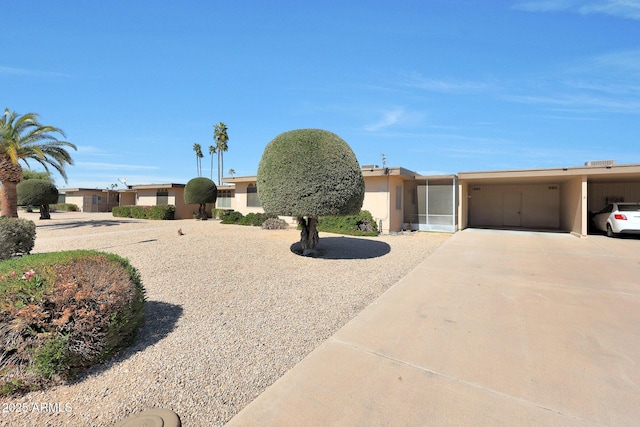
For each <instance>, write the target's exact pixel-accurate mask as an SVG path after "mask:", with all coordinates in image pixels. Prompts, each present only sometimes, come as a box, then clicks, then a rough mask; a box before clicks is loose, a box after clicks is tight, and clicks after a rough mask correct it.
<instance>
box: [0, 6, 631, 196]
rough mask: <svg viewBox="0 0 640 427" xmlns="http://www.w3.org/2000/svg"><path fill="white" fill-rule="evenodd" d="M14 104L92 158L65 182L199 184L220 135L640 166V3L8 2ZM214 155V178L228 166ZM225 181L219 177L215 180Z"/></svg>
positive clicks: (250, 145)
mask: <svg viewBox="0 0 640 427" xmlns="http://www.w3.org/2000/svg"><path fill="white" fill-rule="evenodd" d="M2 11H3V15H4V16H5V19H3V24H2V34H3V45H4V48H3V49H2V54H0V100H1V102H0V107H2V108H4V107H8V108H9V109H11V110H13V111H16V112H18V113H20V114H23V113H27V112H36V113H38V114H40V116H41V120H42V122H43V123H45V124H51V125H54V126H57V127H60V128H62V129H63V130H64V131H65V132H66V134H67V138H66V139H67V140H68V141H70V142H73V143H74V144H76V145H77V146H78V151H77V152H73V153H72V155H73V158H74V160H75V165H73V166H70V167H68V169H67V173H68V176H69V180H68V183H66V184H65V183H64V180H62V179H61V178H60V177H59V176H57V175H56V183H57V184H58V186H59V187H61V188H62V187H66V188H74V187H89V188H94V187H97V188H106V187H108V186H110V185H111V184H114V183H118V179H119V178H125V177H126V178H127V183H128V184H151V183H169V182H178V183H186V182H187V181H188V180H189V179H190V178H193V177H194V176H196V175H197V172H196V161H195V153H194V152H193V150H192V146H193V144H194V143H199V144H201V145H202V146H203V149H204V151H205V154H206V155H205V158H204V159H203V162H202V163H203V175H205V176H209V175H210V170H209V168H210V157H209V155H208V153H207V147H208V146H209V145H212V144H213V137H212V136H213V125H214V124H215V123H217V122H220V121H222V122H225V123H226V124H227V126H228V128H229V151H228V152H227V153H225V155H224V172H225V175H226V174H227V171H228V170H229V169H231V168H233V169H234V170H235V171H236V175H237V176H239V175H253V174H255V173H256V171H257V167H258V163H259V161H260V157H261V155H262V151H263V149H264V147H265V146H266V145H267V144H268V143H269V141H271V140H272V139H273V138H274V137H275V136H277V135H278V134H280V133H281V132H285V131H287V130H291V129H296V128H310V127H313V128H323V129H327V130H330V131H332V132H335V133H337V134H338V135H340V136H341V137H342V138H343V139H344V140H346V141H347V142H348V143H349V145H350V146H351V147H352V149H353V151H354V152H355V154H356V156H357V158H358V160H359V162H360V163H361V164H374V163H375V164H381V154H382V153H384V154H385V155H386V158H387V165H388V166H402V167H405V168H408V169H411V170H414V171H417V172H420V173H423V174H437V173H447V174H448V173H457V172H461V171H462V172H466V171H478V170H495V169H521V168H538V167H566V166H579V165H582V164H584V162H585V161H587V160H605V159H615V160H616V161H617V162H618V163H619V164H622V163H640V0H584V1H579V0H575V1H573V0H533V1H526V0H521V1H518V0H514V1H507V0H505V1H454V0H423V1H410V0H398V1H391V0H388V1H375V0H371V1H357V0H352V1H347V0H342V1H337V0H336V1H331V0H327V1H318V0H314V1H304V0H302V1H289V0H281V1H276V0H272V1H266V0H263V1H258V0H255V1H243V0H238V1H184V2H176V1H158V0H156V1H103V2H97V1H77V0H74V1H56V0H51V1H20V2H18V1H8V2H3V5H2ZM215 163H216V162H215V159H214V168H215ZM216 175H217V172H216V171H215V170H214V172H213V176H214V177H215V176H216Z"/></svg>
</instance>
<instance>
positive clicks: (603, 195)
mask: <svg viewBox="0 0 640 427" xmlns="http://www.w3.org/2000/svg"><path fill="white" fill-rule="evenodd" d="M588 196H589V197H588V199H587V200H588V206H587V210H589V211H591V212H593V211H598V210H600V209H602V208H603V207H604V206H605V205H606V204H607V203H611V201H612V199H613V198H616V199H620V198H622V199H624V201H625V202H640V183H639V182H603V183H589V184H588Z"/></svg>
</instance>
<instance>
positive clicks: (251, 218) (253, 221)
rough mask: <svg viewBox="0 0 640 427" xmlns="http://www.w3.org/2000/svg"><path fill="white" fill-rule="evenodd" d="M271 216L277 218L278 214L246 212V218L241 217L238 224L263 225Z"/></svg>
mask: <svg viewBox="0 0 640 427" xmlns="http://www.w3.org/2000/svg"><path fill="white" fill-rule="evenodd" d="M269 218H277V215H273V214H266V213H253V212H251V213H248V214H246V215H245V216H244V218H242V219H240V221H238V224H239V225H253V226H256V227H261V226H262V223H264V222H265V221H266V220H267V219H269Z"/></svg>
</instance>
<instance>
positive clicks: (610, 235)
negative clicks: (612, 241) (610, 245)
mask: <svg viewBox="0 0 640 427" xmlns="http://www.w3.org/2000/svg"><path fill="white" fill-rule="evenodd" d="M607 237H616V233H614V232H613V230H612V229H611V224H607Z"/></svg>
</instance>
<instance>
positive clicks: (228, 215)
mask: <svg viewBox="0 0 640 427" xmlns="http://www.w3.org/2000/svg"><path fill="white" fill-rule="evenodd" d="M242 218H243V215H242V214H241V213H240V212H238V211H227V212H225V213H224V214H223V215H222V224H237V223H238V222H240V220H241V219H242Z"/></svg>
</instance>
